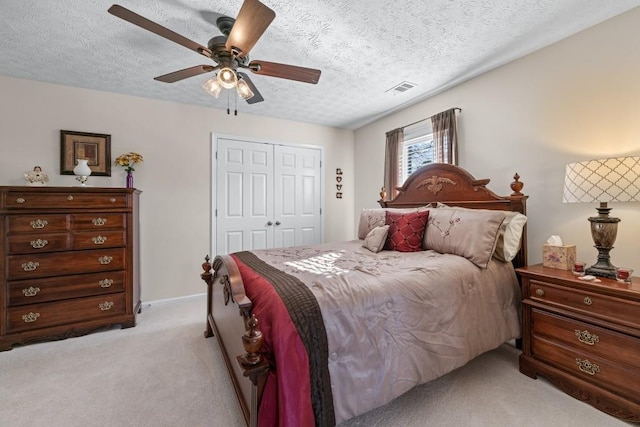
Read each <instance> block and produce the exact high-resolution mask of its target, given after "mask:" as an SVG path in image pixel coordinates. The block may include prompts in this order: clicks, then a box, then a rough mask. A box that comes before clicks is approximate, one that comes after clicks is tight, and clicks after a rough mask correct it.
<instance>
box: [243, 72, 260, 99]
mask: <svg viewBox="0 0 640 427" xmlns="http://www.w3.org/2000/svg"><path fill="white" fill-rule="evenodd" d="M238 76H240V77H241V78H242V80H244V81H245V82H247V85H248V86H249V88H250V89H251V92H253V96H252V97H251V98H249V99H247V104H255V103H258V102H262V101H264V98H263V97H262V95H261V94H260V92H258V89H257V88H256V86H255V85H254V84H253V82H252V81H251V79H250V78H249V76H247V75H246V74H245V73H240V72H239V73H238Z"/></svg>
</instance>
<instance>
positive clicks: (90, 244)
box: [72, 230, 125, 249]
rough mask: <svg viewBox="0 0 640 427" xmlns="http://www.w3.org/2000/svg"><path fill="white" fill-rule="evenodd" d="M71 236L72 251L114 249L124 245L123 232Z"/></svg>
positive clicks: (88, 233) (95, 232)
mask: <svg viewBox="0 0 640 427" xmlns="http://www.w3.org/2000/svg"><path fill="white" fill-rule="evenodd" d="M72 236H73V237H72V242H73V243H72V248H73V249H96V248H116V247H122V246H124V243H125V235H124V230H96V231H88V232H82V233H73V235H72Z"/></svg>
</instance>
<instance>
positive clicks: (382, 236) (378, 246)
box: [362, 225, 389, 252]
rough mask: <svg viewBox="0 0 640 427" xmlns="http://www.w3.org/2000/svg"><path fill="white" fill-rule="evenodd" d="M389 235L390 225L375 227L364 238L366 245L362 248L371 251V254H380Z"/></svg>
mask: <svg viewBox="0 0 640 427" xmlns="http://www.w3.org/2000/svg"><path fill="white" fill-rule="evenodd" d="M388 233H389V226H388V225H382V226H380V227H375V228H374V229H373V230H371V231H370V232H369V234H367V236H366V237H365V238H364V244H363V245H362V246H364V247H365V248H367V249H369V250H370V251H371V252H380V251H381V250H382V248H383V247H384V243H385V242H386V241H387V234H388Z"/></svg>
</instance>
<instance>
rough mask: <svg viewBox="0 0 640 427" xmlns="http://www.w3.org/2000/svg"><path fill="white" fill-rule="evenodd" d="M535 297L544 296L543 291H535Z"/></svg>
mask: <svg viewBox="0 0 640 427" xmlns="http://www.w3.org/2000/svg"><path fill="white" fill-rule="evenodd" d="M536 295H538V296H539V297H542V296H544V290H543V289H536Z"/></svg>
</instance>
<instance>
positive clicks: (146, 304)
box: [140, 292, 207, 310]
mask: <svg viewBox="0 0 640 427" xmlns="http://www.w3.org/2000/svg"><path fill="white" fill-rule="evenodd" d="M206 296H207V293H206V292H205V293H202V294H193V295H185V296H183V297H175V298H166V299H158V300H153V301H143V302H141V303H140V309H141V310H144V309H146V308H149V307H151V306H152V305H159V304H167V303H172V302H178V301H182V300H188V299H193V298H204V297H206Z"/></svg>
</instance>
